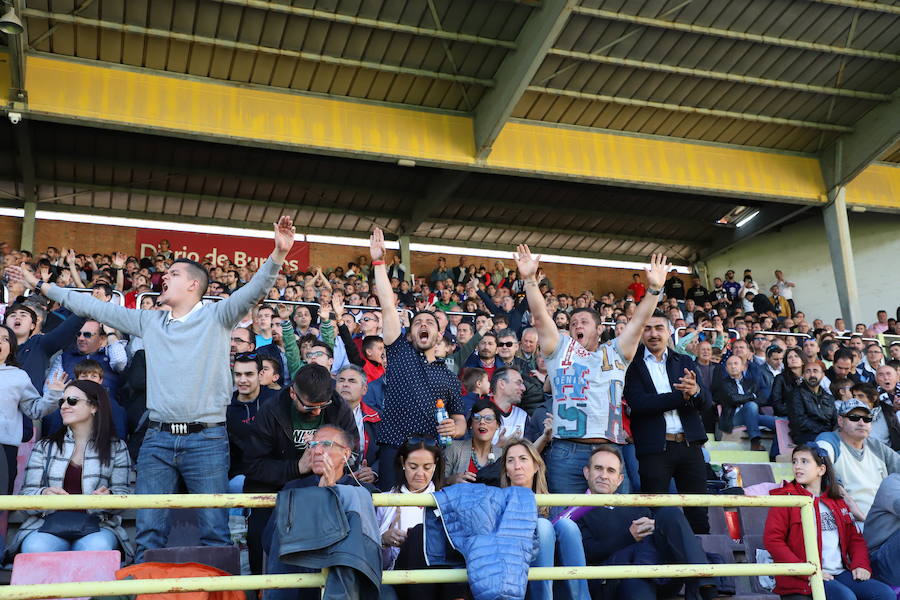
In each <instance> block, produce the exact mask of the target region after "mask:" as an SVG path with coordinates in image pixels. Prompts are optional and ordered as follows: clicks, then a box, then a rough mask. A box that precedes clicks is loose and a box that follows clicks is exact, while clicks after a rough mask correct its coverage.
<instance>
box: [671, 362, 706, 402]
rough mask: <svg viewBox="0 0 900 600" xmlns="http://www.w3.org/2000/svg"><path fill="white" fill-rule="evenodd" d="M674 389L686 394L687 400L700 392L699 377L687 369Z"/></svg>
mask: <svg viewBox="0 0 900 600" xmlns="http://www.w3.org/2000/svg"><path fill="white" fill-rule="evenodd" d="M672 387H673V388H675V389H676V390H678V391H679V392H681V393H682V394H684V397H685V399H687V398H690V397H691V396H693V395H694V394H696V393H698V392H699V391H700V386H699V385H697V375H696V374H695V373H694V372H693V371H691V370H690V369H685V370H684V375H683V376H682V377H680V378H679V379H678V383H676V384H675V385H673V386H672Z"/></svg>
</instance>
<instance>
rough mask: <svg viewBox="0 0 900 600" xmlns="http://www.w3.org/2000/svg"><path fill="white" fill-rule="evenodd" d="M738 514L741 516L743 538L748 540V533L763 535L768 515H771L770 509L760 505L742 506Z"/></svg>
mask: <svg viewBox="0 0 900 600" xmlns="http://www.w3.org/2000/svg"><path fill="white" fill-rule="evenodd" d="M738 515H740V518H741V531H742V532H743V536H742V537H743V538H744V539H745V540H746V539H747V536H748V535H758V536H762V534H763V530H764V529H765V527H766V517H768V516H769V509H768V508H765V507H758V506H741V507H739V508H738Z"/></svg>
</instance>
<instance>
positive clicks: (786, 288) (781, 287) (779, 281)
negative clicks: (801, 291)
mask: <svg viewBox="0 0 900 600" xmlns="http://www.w3.org/2000/svg"><path fill="white" fill-rule="evenodd" d="M772 285H775V286H777V287H778V295H779V296H781V297H782V298H784V299H785V300H787V301H788V304H789V305H790V306H791V314H792V315H793V314H794V313H795V312H796V311H797V309H796V308H795V307H794V288H795V287H797V284H796V283H794V282H793V281H787V280H786V279H785V278H784V273H782V272H781V270H780V269H779V270H776V271H775V283H774V284H772Z"/></svg>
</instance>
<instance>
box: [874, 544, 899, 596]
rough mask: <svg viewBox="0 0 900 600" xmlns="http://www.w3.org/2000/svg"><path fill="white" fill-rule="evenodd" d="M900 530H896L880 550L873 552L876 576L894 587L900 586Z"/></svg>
mask: <svg viewBox="0 0 900 600" xmlns="http://www.w3.org/2000/svg"><path fill="white" fill-rule="evenodd" d="M897 557H900V530H897V531H895V532H894V534H893V535H892V536H891V537H889V538H888V539H887V540H885V542H884V543H883V544H881V546H879V547H878V550H876V551H875V552H872V553H871V558H872V569H873V570H874V571H875V572H874V573H873V576H874V577H877V578H878V579H880V580H881V581H883V582H885V583H886V584H888V585H892V586H894V587H900V561H898V560H897Z"/></svg>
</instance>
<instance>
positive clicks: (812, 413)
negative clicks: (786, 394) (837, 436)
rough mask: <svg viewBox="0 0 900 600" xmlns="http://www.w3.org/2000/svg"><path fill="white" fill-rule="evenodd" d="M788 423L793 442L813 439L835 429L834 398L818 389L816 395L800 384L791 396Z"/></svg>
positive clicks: (835, 412)
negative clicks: (811, 437)
mask: <svg viewBox="0 0 900 600" xmlns="http://www.w3.org/2000/svg"><path fill="white" fill-rule="evenodd" d="M788 422H789V423H790V427H791V437H792V438H794V439H795V440H799V439H807V438H809V437H810V436H813V437H815V436H816V435H818V434H820V433H824V432H826V431H834V428H835V427H837V409H836V408H835V406H834V396H832V395H831V394H829V393H828V392H827V391H825V388H823V387H819V394H818V395H816V394H814V393H813V392H812V390H810V389H809V386H807V385H804V384H800V385H799V386H798V387H797V390H796V391H795V392H794V394H793V402H791V403H790V404H788Z"/></svg>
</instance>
